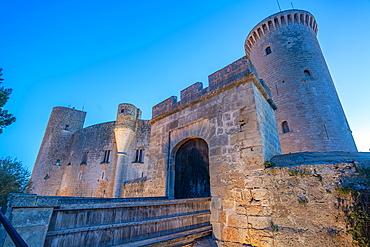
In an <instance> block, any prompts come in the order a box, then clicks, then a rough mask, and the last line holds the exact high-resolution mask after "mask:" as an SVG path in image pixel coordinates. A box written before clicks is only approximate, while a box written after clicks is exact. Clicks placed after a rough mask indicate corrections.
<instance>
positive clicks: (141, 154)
mask: <svg viewBox="0 0 370 247" xmlns="http://www.w3.org/2000/svg"><path fill="white" fill-rule="evenodd" d="M139 163H143V149H142V148H140V151H139Z"/></svg>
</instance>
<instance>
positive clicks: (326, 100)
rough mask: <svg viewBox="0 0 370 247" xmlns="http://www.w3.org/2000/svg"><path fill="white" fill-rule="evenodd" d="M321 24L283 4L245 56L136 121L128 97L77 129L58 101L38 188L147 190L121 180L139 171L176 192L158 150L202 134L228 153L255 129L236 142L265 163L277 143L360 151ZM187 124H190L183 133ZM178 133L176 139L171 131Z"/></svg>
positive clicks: (291, 148)
mask: <svg viewBox="0 0 370 247" xmlns="http://www.w3.org/2000/svg"><path fill="white" fill-rule="evenodd" d="M317 30H318V28H317V23H316V21H315V19H314V17H313V16H312V15H311V14H310V13H308V12H306V11H296V10H295V11H284V12H281V13H279V14H275V15H273V16H270V17H268V18H266V19H264V20H263V21H262V22H260V23H259V24H258V25H257V26H256V27H255V28H253V30H252V31H251V32H250V33H249V35H248V37H247V39H246V42H245V51H246V55H247V56H246V57H243V58H241V59H239V60H237V61H236V62H234V63H232V64H230V65H228V66H227V67H225V68H223V69H221V70H219V71H217V72H215V73H213V74H212V75H210V76H209V87H207V88H203V85H202V83H200V82H197V83H195V84H193V85H191V86H190V87H188V88H186V89H184V90H182V91H181V100H180V101H178V102H177V97H175V96H172V97H170V98H169V99H167V100H165V101H163V102H161V103H159V104H158V105H156V106H154V107H153V111H152V119H151V120H150V121H148V120H141V111H140V109H137V108H136V107H135V106H134V105H131V104H120V105H119V106H118V111H117V118H116V121H114V122H108V123H102V124H97V125H93V126H90V127H87V128H83V124H84V119H85V115H86V112H83V111H79V110H76V109H71V108H65V107H55V108H54V109H53V111H52V113H51V116H50V120H49V123H48V125H47V128H46V131H45V136H44V139H43V142H42V144H41V148H40V152H39V155H38V157H37V160H36V163H35V168H34V171H33V174H32V181H33V183H34V185H35V191H34V192H35V193H37V194H41V195H66V196H67V195H68V196H85V197H122V196H123V197H132V196H139V195H140V196H144V195H146V194H148V193H149V190H150V189H149V188H146V190H147V192H146V193H144V191H143V192H142V193H141V194H138V195H136V194H128V192H127V191H125V189H124V188H125V187H127V186H129V185H130V183H132V181H135V182H139V181H144V180H145V181H147V182H149V181H153V183H154V184H157V185H156V186H154V187H151V186H150V187H151V188H152V189H154V188H156V187H157V186H158V185H159V184H161V186H160V189H159V188H157V189H156V190H160V191H161V192H160V193H159V194H161V195H166V194H167V195H169V194H171V193H172V192H171V193H170V191H168V190H167V191H166V187H168V186H167V184H166V182H164V181H162V180H163V179H164V178H165V177H169V176H170V175H171V174H170V171H169V170H168V167H166V166H167V165H166V163H168V159H170V158H171V157H170V158H168V157H167V158H161V159H162V163H161V165H159V164H158V163H159V162H160V161H159V159H160V157H158V153H157V151H161V152H164V153H165V154H166V156H171V155H174V154H173V153H171V152H174V149H173V148H174V147H173V146H176V145H178V144H179V143H183V142H184V141H185V142H186V141H187V140H188V139H187V138H194V137H198V138H202V137H203V138H202V139H203V140H207V141H206V143H207V146H209V148H210V150H209V151H210V154H211V157H212V156H213V154H214V153H216V154H217V155H221V154H223V153H225V152H229V151H227V150H225V149H226V145H228V144H230V142H232V140H233V136H234V135H236V134H237V132H240V130H241V129H247V130H248V131H251V132H255V133H253V135H252V137H254V135H259V140H258V141H252V139H251V138H249V137H247V136H246V137H244V138H241V139H240V140H239V141H242V140H244V139H245V140H244V142H243V144H242V147H241V149H242V150H244V151H243V152H244V153H245V152H246V151H245V150H247V149H253V150H254V151H253V152H254V153H260V155H262V156H263V158H261V160H260V162H262V163H263V162H264V161H266V160H268V159H270V158H271V157H272V156H274V155H277V154H280V153H281V151H280V146H281V149H282V152H283V153H296V152H305V151H308V152H325V151H347V152H357V149H356V145H355V143H354V140H353V137H352V134H351V130H350V129H349V125H348V123H347V119H346V117H345V114H344V112H343V109H342V106H341V104H340V101H339V98H338V95H337V93H336V90H335V87H334V83H333V81H332V79H331V76H330V73H329V71H328V68H327V65H326V63H325V60H324V57H323V55H322V52H321V49H320V47H319V44H318V41H317V39H316V34H317ZM253 65H254V66H255V67H256V69H255V68H254V66H253ZM246 78H250V79H249V82H248V81H246ZM261 79H262V80H263V81H262V80H261ZM265 84H266V85H265ZM247 88H248V89H247ZM239 91H240V92H239ZM225 92H227V94H226V93H225ZM224 94H226V95H224ZM262 96H263V97H262ZM253 98H254V99H253ZM274 102H275V103H274ZM250 104H255V106H254V108H255V111H256V114H257V115H254V116H253V115H251V114H250V113H248V114H246V116H243V114H245V113H244V112H243V111H246V110H245V109H246V106H248V107H250V106H249V105H250ZM275 105H276V106H277V108H276V107H275ZM273 110H275V113H274V112H273ZM275 118H276V125H275V124H272V123H275ZM248 125H253V129H252V128H249V127H247V126H248ZM202 128H204V129H207V130H208V131H211V130H212V132H211V133H209V136H207V137H204V134H203V133H198V132H202V131H205V130H203V129H202ZM189 129H192V130H194V133H192V134H189V133H188V131H189ZM184 133H186V134H184ZM174 134H176V135H180V136H182V139H181V140H180V139H178V140H174V139H173V138H174V137H172V140H171V135H172V136H173V135H174ZM196 134H198V135H196ZM201 134H202V135H201ZM211 135H212V136H211ZM177 138H179V137H177ZM213 139H216V140H217V141H215V142H217V144H218V145H216V146H215V145H214V144H213V142H214V141H212V140H213ZM238 145H239V144H238ZM214 147H219V148H218V149H217V151H216V149H214ZM158 148H160V149H159V150H158ZM168 149H169V150H168ZM219 149H222V150H219ZM249 155H250V154H249V153H248V154H247V155H246V157H248V156H249ZM244 162H245V161H244ZM257 163H258V162H257ZM260 165H261V163H260ZM158 175H159V176H158ZM171 176H175V175H174V174H172V175H171ZM153 179H154V180H157V179H159V180H158V181H156V182H154V180H153ZM130 181H131V182H130ZM159 181H161V182H159ZM157 182H159V184H158V183H157ZM122 193H124V194H122ZM150 193H152V192H150Z"/></svg>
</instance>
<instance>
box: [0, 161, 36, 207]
mask: <svg viewBox="0 0 370 247" xmlns="http://www.w3.org/2000/svg"><path fill="white" fill-rule="evenodd" d="M29 180H30V172H29V171H28V170H27V169H26V168H24V167H23V166H22V163H21V162H19V161H17V159H14V160H13V159H12V158H10V157H7V158H2V159H0V206H5V205H6V198H7V196H8V194H9V193H28V192H29V190H30V189H31V182H30V181H29Z"/></svg>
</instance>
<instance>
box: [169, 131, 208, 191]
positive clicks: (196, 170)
mask: <svg viewBox="0 0 370 247" xmlns="http://www.w3.org/2000/svg"><path fill="white" fill-rule="evenodd" d="M175 162H176V163H175V198H196V197H209V196H211V192H210V183H209V160H208V145H207V143H206V142H205V141H204V140H202V139H199V138H197V139H190V140H189V141H187V142H185V143H184V144H183V145H182V146H181V147H180V148H179V150H178V151H177V153H176V160H175Z"/></svg>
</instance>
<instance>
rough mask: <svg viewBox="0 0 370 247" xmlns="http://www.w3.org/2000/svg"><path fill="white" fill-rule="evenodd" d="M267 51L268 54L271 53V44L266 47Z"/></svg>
mask: <svg viewBox="0 0 370 247" xmlns="http://www.w3.org/2000/svg"><path fill="white" fill-rule="evenodd" d="M265 51H266V56H267V55H269V54H270V53H271V47H270V46H267V47H266V48H265Z"/></svg>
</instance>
